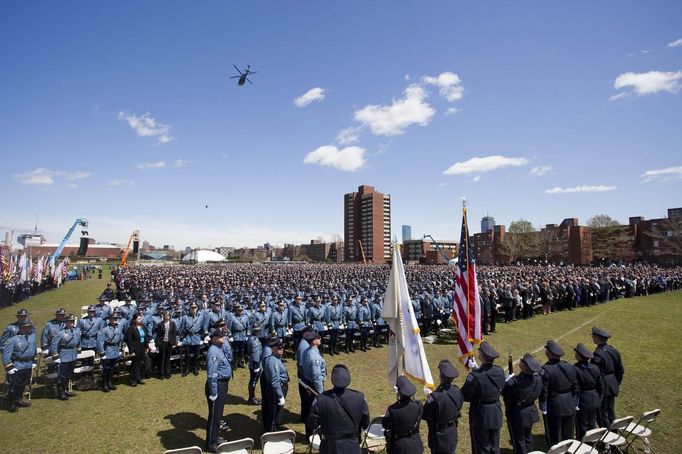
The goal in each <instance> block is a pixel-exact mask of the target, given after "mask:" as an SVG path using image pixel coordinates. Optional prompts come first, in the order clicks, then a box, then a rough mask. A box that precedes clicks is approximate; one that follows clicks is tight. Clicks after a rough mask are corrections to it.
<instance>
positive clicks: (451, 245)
mask: <svg viewBox="0 0 682 454" xmlns="http://www.w3.org/2000/svg"><path fill="white" fill-rule="evenodd" d="M436 241H438V244H439V245H440V247H441V248H442V249H443V252H444V253H445V255H446V256H447V257H448V260H452V259H454V258H456V257H457V251H458V246H459V244H458V243H457V242H456V241H452V240H436ZM402 257H403V262H405V263H419V264H422V265H440V264H444V263H446V262H445V258H444V257H443V256H442V255H441V253H440V252H439V251H438V248H437V247H436V245H435V244H434V242H433V241H431V240H430V239H428V238H427V239H423V240H410V241H403V249H402Z"/></svg>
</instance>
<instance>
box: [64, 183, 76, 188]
mask: <svg viewBox="0 0 682 454" xmlns="http://www.w3.org/2000/svg"><path fill="white" fill-rule="evenodd" d="M66 187H67V188H69V189H77V188H78V185H77V184H76V183H67V184H66Z"/></svg>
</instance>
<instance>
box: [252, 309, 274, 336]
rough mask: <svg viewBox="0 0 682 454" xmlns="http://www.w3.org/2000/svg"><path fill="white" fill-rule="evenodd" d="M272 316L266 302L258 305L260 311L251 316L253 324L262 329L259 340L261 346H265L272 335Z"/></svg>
mask: <svg viewBox="0 0 682 454" xmlns="http://www.w3.org/2000/svg"><path fill="white" fill-rule="evenodd" d="M270 315H271V313H270V310H269V309H268V306H267V304H266V303H265V301H261V302H260V303H258V310H257V311H255V312H254V313H253V314H252V315H251V324H252V325H258V326H259V327H260V330H259V332H258V340H260V344H261V346H263V345H265V341H266V340H267V339H268V336H269V335H270Z"/></svg>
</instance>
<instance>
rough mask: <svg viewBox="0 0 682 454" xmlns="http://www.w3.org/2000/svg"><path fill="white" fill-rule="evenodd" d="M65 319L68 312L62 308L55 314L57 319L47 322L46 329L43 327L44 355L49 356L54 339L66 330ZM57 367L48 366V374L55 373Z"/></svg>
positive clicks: (42, 342)
mask: <svg viewBox="0 0 682 454" xmlns="http://www.w3.org/2000/svg"><path fill="white" fill-rule="evenodd" d="M64 317H66V311H65V310H64V308H63V307H60V308H59V309H57V311H56V312H55V318H53V319H52V320H50V321H49V322H47V323H46V324H45V327H43V332H42V334H41V335H40V349H41V350H42V353H43V355H47V352H48V350H49V349H50V343H51V342H52V338H53V337H54V336H55V335H56V334H57V333H58V332H59V331H61V330H62V329H64ZM55 367H56V366H55V365H54V364H48V366H47V373H48V374H51V373H53V372H54V371H55Z"/></svg>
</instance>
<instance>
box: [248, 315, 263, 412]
mask: <svg viewBox="0 0 682 454" xmlns="http://www.w3.org/2000/svg"><path fill="white" fill-rule="evenodd" d="M260 332H261V327H260V325H258V324H254V325H251V334H250V335H249V338H248V339H247V340H246V357H247V361H248V365H249V403H250V404H252V405H260V404H261V400H260V399H258V398H257V397H256V385H257V384H258V380H259V378H260V375H261V371H262V370H263V369H262V362H261V361H262V355H263V347H262V345H261V342H260V339H259V338H258V336H259V335H260Z"/></svg>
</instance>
